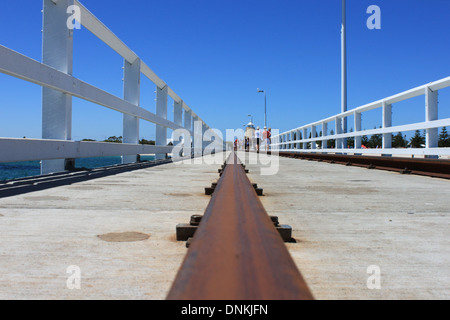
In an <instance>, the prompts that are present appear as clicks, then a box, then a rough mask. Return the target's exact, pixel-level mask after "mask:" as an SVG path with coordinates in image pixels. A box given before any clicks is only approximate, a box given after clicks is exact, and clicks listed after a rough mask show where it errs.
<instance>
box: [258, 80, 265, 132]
mask: <svg viewBox="0 0 450 320" xmlns="http://www.w3.org/2000/svg"><path fill="white" fill-rule="evenodd" d="M256 90H257V92H263V93H264V128H267V98H266V91H264V90H261V89H259V88H258V89H256Z"/></svg>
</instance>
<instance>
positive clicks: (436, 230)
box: [0, 152, 450, 299]
mask: <svg viewBox="0 0 450 320" xmlns="http://www.w3.org/2000/svg"><path fill="white" fill-rule="evenodd" d="M238 156H239V157H240V158H241V160H242V161H245V162H246V164H247V168H248V169H249V170H250V172H249V178H250V179H251V180H252V182H255V183H257V184H258V187H260V188H263V189H264V194H265V195H264V196H263V197H261V198H260V199H261V200H262V202H263V205H264V206H265V208H266V210H267V212H268V213H269V214H271V215H277V216H278V217H279V221H280V223H281V224H288V225H290V226H292V228H293V237H294V238H295V239H296V241H297V242H296V243H287V244H286V245H287V247H288V249H289V251H290V253H291V255H292V256H293V258H294V260H295V262H296V264H297V265H298V267H299V269H300V271H301V273H302V275H303V276H304V278H305V280H306V282H307V283H308V285H309V286H310V288H311V291H312V293H313V294H314V296H315V298H316V299H449V298H450V237H449V233H448V230H449V223H450V207H449V201H448V199H449V198H450V182H449V181H447V180H441V179H434V178H428V177H421V176H412V175H400V174H398V173H392V172H386V171H378V170H368V169H363V168H356V167H346V166H342V165H338V164H327V163H319V162H310V161H303V160H297V159H287V158H275V156H267V155H264V154H259V155H257V154H254V153H250V154H249V153H243V152H239V153H238ZM215 157H220V160H219V161H216V163H214V161H212V160H213V158H212V156H207V157H204V158H200V159H196V162H200V163H201V164H195V163H190V164H186V163H183V164H181V163H178V164H175V163H171V164H164V165H160V166H155V167H150V168H146V169H141V170H136V171H130V172H125V173H120V174H117V175H112V176H108V177H103V178H99V179H94V180H89V181H85V182H78V183H75V184H72V185H65V186H59V187H55V188H51V189H46V190H41V191H36V192H32V193H25V194H21V195H17V196H14V197H5V198H0V299H164V298H165V296H166V294H167V292H168V290H169V288H170V286H171V284H172V281H173V279H174V278H175V275H176V273H177V271H178V268H179V266H180V265H181V262H182V260H183V258H184V255H185V253H186V250H187V249H186V248H185V243H184V242H177V241H176V240H175V227H176V225H177V224H179V223H188V221H189V218H190V216H191V215H193V214H203V212H204V210H205V208H206V206H207V204H208V202H209V199H210V196H205V195H204V188H205V187H208V186H210V184H211V182H215V181H216V180H217V178H218V177H219V175H218V173H217V169H218V168H219V167H220V164H221V163H222V162H223V159H224V158H225V154H218V155H215ZM258 157H259V160H258ZM262 161H264V163H268V162H269V161H272V162H271V165H272V166H276V165H277V164H276V163H277V162H278V165H279V166H278V172H277V173H276V174H274V175H260V167H261V165H260V162H262ZM192 162H193V161H192ZM208 163H211V164H208ZM127 232H128V233H127ZM130 232H134V233H138V234H130ZM110 233H115V234H112V235H110V237H109V238H108V237H106V236H105V235H108V234H110ZM124 233H125V234H124ZM135 235H137V236H139V235H144V238H136V239H133V236H135ZM147 237H148V238H147ZM146 238H147V239H146ZM123 240H136V241H130V242H124V241H123ZM224 241H225V240H224ZM70 266H77V267H78V268H79V270H80V276H81V277H80V289H72V290H71V289H69V288H68V287H67V280H68V279H69V278H70V277H71V273H67V271H68V267H70ZM369 266H376V267H377V268H379V271H380V274H379V280H380V282H379V284H380V288H379V289H369V288H368V286H367V282H368V279H369V282H370V281H371V280H373V276H374V274H371V273H370V274H369V273H368V272H367V271H368V267H369ZM371 270H372V269H371ZM371 283H372V284H373V282H371Z"/></svg>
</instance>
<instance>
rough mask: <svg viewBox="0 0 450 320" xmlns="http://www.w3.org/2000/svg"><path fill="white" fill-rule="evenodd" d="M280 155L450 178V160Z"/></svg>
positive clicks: (281, 154)
mask: <svg viewBox="0 0 450 320" xmlns="http://www.w3.org/2000/svg"><path fill="white" fill-rule="evenodd" d="M279 156H280V157H288V158H295V159H303V160H315V161H323V162H328V163H337V164H342V165H347V166H359V167H365V168H368V169H379V170H388V171H395V172H399V173H402V174H417V175H422V176H428V177H434V178H442V179H450V160H443V159H422V158H421V159H418V158H401V157H380V156H361V155H343V154H322V153H299V152H279Z"/></svg>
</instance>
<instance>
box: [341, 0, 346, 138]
mask: <svg viewBox="0 0 450 320" xmlns="http://www.w3.org/2000/svg"><path fill="white" fill-rule="evenodd" d="M345 28H346V9H345V0H342V28H341V58H342V63H341V68H342V69H341V73H342V79H341V89H342V95H341V112H346V111H347V37H346V30H345ZM342 120H343V121H342V132H343V133H346V132H347V118H344V119H342Z"/></svg>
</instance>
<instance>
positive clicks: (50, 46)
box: [41, 0, 73, 174]
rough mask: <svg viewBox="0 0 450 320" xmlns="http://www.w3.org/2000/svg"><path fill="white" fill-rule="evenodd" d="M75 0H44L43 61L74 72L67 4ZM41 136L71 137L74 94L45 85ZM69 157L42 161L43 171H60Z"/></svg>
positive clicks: (58, 138) (51, 65) (62, 69)
mask: <svg viewBox="0 0 450 320" xmlns="http://www.w3.org/2000/svg"><path fill="white" fill-rule="evenodd" d="M70 5H73V0H60V1H58V2H56V3H55V2H53V1H52V0H44V10H43V41H42V63H43V64H46V65H48V66H50V67H52V68H54V69H56V70H58V71H61V72H64V73H67V74H72V69H73V30H70V29H69V28H68V27H67V19H68V14H67V8H68V7H69V6H70ZM42 139H57V140H71V139H72V96H70V95H69V94H65V93H62V92H60V91H56V90H53V89H49V88H43V89H42ZM66 163H67V165H69V159H67V160H65V159H58V160H45V161H42V162H41V174H48V173H52V172H60V171H64V170H65V169H66Z"/></svg>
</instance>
